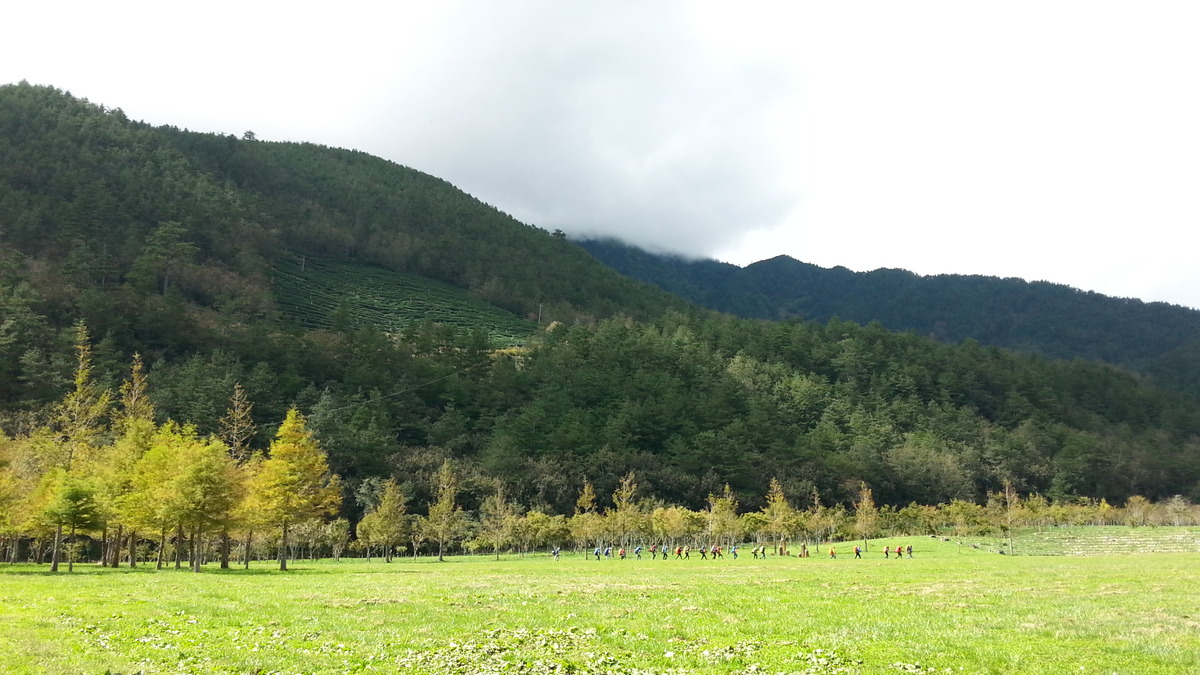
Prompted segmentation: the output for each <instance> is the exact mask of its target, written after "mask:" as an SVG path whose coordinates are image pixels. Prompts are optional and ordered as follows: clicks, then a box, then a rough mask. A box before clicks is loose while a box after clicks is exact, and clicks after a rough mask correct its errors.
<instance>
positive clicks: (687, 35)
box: [0, 0, 1200, 308]
mask: <svg viewBox="0 0 1200 675" xmlns="http://www.w3.org/2000/svg"><path fill="white" fill-rule="evenodd" d="M3 15H4V22H5V24H6V30H5V38H4V39H3V40H2V41H0V83H8V82H17V81H20V80H22V79H26V80H28V81H30V82H32V83H35V84H51V85H54V86H56V87H59V88H62V89H65V90H67V91H70V92H71V93H73V94H75V95H76V96H80V97H83V98H87V99H89V100H91V101H92V102H94V103H101V104H104V105H106V106H109V107H119V108H122V109H123V110H124V111H125V112H126V114H128V115H129V116H130V117H132V118H134V119H142V120H145V121H147V122H150V123H152V124H174V125H176V126H180V127H186V128H189V129H193V130H197V131H214V132H221V133H233V134H238V135H240V134H241V133H242V132H243V131H246V130H253V131H254V132H256V133H257V135H258V137H259V138H260V139H264V140H281V141H282V140H288V141H311V142H316V143H323V144H327V145H335V146H342V147H351V148H356V149H360V150H363V151H366V152H369V153H371V154H375V155H379V156H382V157H386V158H388V159H391V160H393V161H396V162H398V163H401V164H404V165H407V166H411V167H414V168H416V169H420V170H422V171H425V172H428V173H431V174H434V175H436V176H439V177H441V178H444V179H446V180H448V181H450V182H452V183H454V184H455V185H458V186H459V187H461V188H462V189H464V190H466V191H467V192H469V193H471V194H473V195H475V196H476V197H478V198H479V199H482V200H483V201H485V202H488V203H490V204H493V205H495V206H497V207H499V208H500V209H502V210H504V211H506V212H508V213H510V214H512V215H513V216H515V217H517V218H518V219H520V220H522V221H524V222H527V223H531V224H534V225H537V226H539V227H542V228H545V229H549V230H552V229H562V230H564V231H566V232H567V233H568V234H571V235H612V236H616V237H618V238H622V239H625V240H627V241H629V242H631V243H634V244H638V245H641V246H643V247H645V248H649V249H651V250H656V251H661V252H677V253H682V254H686V255H690V256H701V257H715V258H719V259H722V260H726V261H729V262H734V263H738V264H743V265H744V264H748V263H750V262H754V261H756V260H761V259H765V258H770V257H773V256H775V255H779V254H787V255H790V256H792V257H794V258H797V259H799V260H803V261H805V262H811V263H815V264H818V265H821V266H824V267H832V266H835V265H843V266H845V267H849V268H851V269H854V270H859V271H866V270H872V269H877V268H880V267H893V268H903V269H909V270H912V271H914V272H917V273H920V274H938V273H961V274H986V275H994V276H1013V277H1021V278H1025V279H1029V280H1048V281H1053V282H1057V283H1064V284H1069V285H1071V286H1074V287H1076V288H1080V289H1084V290H1095V291H1098V292H1101V293H1105V294H1108V295H1115V296H1121V297H1138V298H1142V299H1145V300H1149V301H1154V300H1161V301H1167V302H1172V303H1176V304H1182V305H1187V306H1190V307H1196V308H1200V264H1197V260H1196V256H1197V249H1198V246H1197V244H1198V243H1200V235H1198V234H1197V232H1198V230H1200V39H1198V38H1197V36H1198V35H1200V3H1196V2H1191V1H1183V2H1103V1H1100V0H1090V1H1087V2H1056V1H1054V0H1036V1H1029V2H1025V1H1022V0H1007V1H1006V2H993V3H975V2H963V1H961V0H948V1H945V2H921V1H913V2H895V1H894V0H893V1H886V2H854V3H849V2H828V1H825V2H813V3H807V2H798V1H791V2H778V3H776V2H762V3H756V2H744V3H732V2H647V1H645V0H639V1H628V2H623V1H615V2H614V1H610V2H583V1H578V2H567V1H566V0H555V1H548V0H547V1H525V0H505V1H502V2H495V1H486V2H485V1H483V0H480V1H478V2H449V1H444V0H439V1H438V2H430V1H422V2H408V1H404V2H397V1H392V2H360V1H356V0H343V1H342V2H337V3H332V2H322V3H306V2H296V1H293V2H286V3H285V2H255V1H253V0H250V1H246V0H242V1H241V2H228V1H226V0H210V1H207V2H202V3H201V2H161V1H155V2H122V1H121V0H115V1H113V2H105V3H99V2H94V0H93V1H89V2H53V3H51V2H47V3H36V2H22V3H16V5H15V6H12V7H7V8H6V9H5V10H4V12H3Z"/></svg>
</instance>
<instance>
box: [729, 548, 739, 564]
mask: <svg viewBox="0 0 1200 675" xmlns="http://www.w3.org/2000/svg"><path fill="white" fill-rule="evenodd" d="M729 555H731V556H733V559H734V560H737V544H734V545H733V546H730V547H729Z"/></svg>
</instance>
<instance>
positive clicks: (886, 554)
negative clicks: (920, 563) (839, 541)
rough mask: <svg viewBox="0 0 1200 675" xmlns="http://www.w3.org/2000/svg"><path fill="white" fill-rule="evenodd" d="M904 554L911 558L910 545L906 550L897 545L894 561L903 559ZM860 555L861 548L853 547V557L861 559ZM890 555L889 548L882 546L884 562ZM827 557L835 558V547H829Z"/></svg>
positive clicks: (890, 550) (861, 552)
mask: <svg viewBox="0 0 1200 675" xmlns="http://www.w3.org/2000/svg"><path fill="white" fill-rule="evenodd" d="M906 552H907V553H908V557H910V558H911V557H912V544H909V545H908V548H907V549H905V548H903V547H901V546H900V545H899V544H897V545H896V560H899V559H901V558H903V557H904V554H905V553H906ZM862 554H863V551H862V547H861V546H855V547H854V557H855V558H862ZM891 555H892V549H891V548H889V547H887V546H884V547H883V558H884V559H885V560H886V559H888V558H889V557H890V556H891ZM829 557H830V558H836V557H837V548H836V547H833V546H830V547H829Z"/></svg>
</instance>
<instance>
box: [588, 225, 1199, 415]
mask: <svg viewBox="0 0 1200 675" xmlns="http://www.w3.org/2000/svg"><path fill="white" fill-rule="evenodd" d="M577 243H579V244H580V245H581V246H582V247H583V248H585V249H586V250H587V251H588V252H589V253H591V254H592V255H593V256H595V257H596V258H597V259H599V260H600V261H602V262H604V263H605V264H607V265H608V266H610V267H612V268H613V269H615V270H617V271H618V272H621V273H622V274H625V275H627V276H629V277H631V278H633V279H637V280H639V281H645V282H648V283H651V284H654V285H655V286H658V287H659V288H662V289H664V290H667V291H670V292H671V293H674V294H676V295H678V296H680V297H682V298H685V299H687V300H690V301H692V302H695V303H697V304H699V305H702V306H704V307H707V308H710V309H714V310H717V311H720V312H726V313H729V314H733V315H735V316H740V317H745V318H754V319H770V320H786V319H793V318H799V319H806V320H812V321H821V322H824V321H828V320H829V319H831V318H833V317H838V318H840V319H844V320H848V321H854V322H857V323H863V324H866V323H870V322H873V321H878V322H879V323H881V324H882V325H883V326H884V327H885V328H887V329H889V330H895V331H912V332H916V333H918V334H921V335H926V336H929V337H932V338H935V339H937V340H940V341H943V342H950V343H958V342H962V341H964V340H976V341H978V342H980V343H982V344H986V345H994V346H997V347H1005V348H1008V349H1015V350H1018V351H1024V352H1033V353H1038V354H1042V355H1044V356H1046V357H1050V358H1056V359H1074V358H1082V359H1087V360H1093V361H1101V362H1105V363H1111V364H1115V365H1119V366H1122V367H1124V368H1127V369H1130V370H1133V371H1136V372H1140V373H1143V374H1145V375H1149V376H1152V377H1153V378H1154V380H1155V381H1156V382H1158V383H1159V384H1161V385H1163V386H1167V387H1171V388H1174V389H1181V390H1187V391H1191V392H1193V393H1200V378H1197V376H1196V375H1197V373H1200V311H1197V310H1194V309H1189V308H1186V307H1180V306H1177V305H1170V304H1166V303H1161V302H1151V303H1147V302H1142V301H1141V300H1134V299H1127V298H1113V297H1109V296H1105V295H1101V294H1099V293H1094V292H1086V291H1080V290H1077V289H1075V288H1071V287H1069V286H1064V285H1061V284H1052V283H1049V282H1045V281H1034V282H1029V281H1024V280H1022V279H1016V278H998V277H986V276H976V275H954V274H946V275H937V276H928V277H923V276H918V275H916V274H913V273H912V272H908V271H905V270H896V269H879V270H875V271H873V272H853V271H851V270H848V269H846V268H845V267H834V268H832V269H826V268H823V267H818V266H816V265H811V264H808V263H804V262H800V261H799V260H795V259H793V258H790V257H788V256H778V257H775V258H771V259H769V260H763V261H760V262H756V263H754V264H752V265H747V266H746V267H738V266H737V265H731V264H729V263H722V262H718V261H716V260H688V259H685V258H682V257H678V256H670V255H660V254H654V253H649V252H646V251H643V250H641V249H638V248H636V247H634V246H630V245H627V244H624V243H622V242H619V241H616V240H611V239H610V240H584V241H579V242H577Z"/></svg>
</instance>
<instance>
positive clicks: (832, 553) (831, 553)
mask: <svg viewBox="0 0 1200 675" xmlns="http://www.w3.org/2000/svg"><path fill="white" fill-rule="evenodd" d="M829 557H830V558H831V559H832V558H836V557H837V549H836V548H834V547H832V546H830V547H829Z"/></svg>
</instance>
